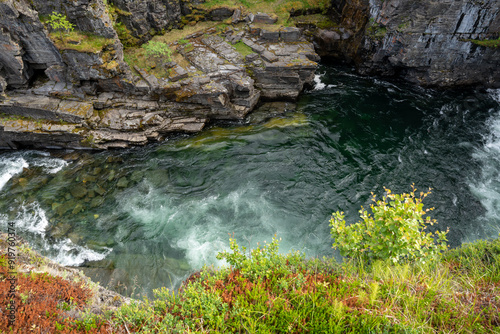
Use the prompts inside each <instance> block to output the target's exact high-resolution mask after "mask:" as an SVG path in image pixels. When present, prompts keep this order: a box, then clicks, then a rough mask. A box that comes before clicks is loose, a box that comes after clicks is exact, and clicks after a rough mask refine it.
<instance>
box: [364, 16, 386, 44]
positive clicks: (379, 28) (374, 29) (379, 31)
mask: <svg viewBox="0 0 500 334" xmlns="http://www.w3.org/2000/svg"><path fill="white" fill-rule="evenodd" d="M366 33H367V35H368V36H370V37H371V38H373V39H376V40H382V39H383V38H384V37H385V35H386V34H387V28H386V27H385V26H383V25H381V24H379V23H377V22H375V20H374V19H370V21H369V23H368V25H367V29H366Z"/></svg>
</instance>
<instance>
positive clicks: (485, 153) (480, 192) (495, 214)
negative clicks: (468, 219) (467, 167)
mask: <svg viewBox="0 0 500 334" xmlns="http://www.w3.org/2000/svg"><path fill="white" fill-rule="evenodd" d="M496 93H497V98H498V100H497V101H498V102H499V103H500V90H497V92H496ZM492 97H493V96H492ZM487 125H488V127H489V130H490V131H489V134H488V135H487V136H486V138H485V144H484V145H483V147H481V148H480V149H478V150H476V152H474V154H473V157H474V158H475V159H476V160H478V161H480V162H481V165H482V166H481V175H480V177H479V179H478V180H474V181H473V182H471V183H470V189H471V191H472V193H473V194H474V195H475V196H476V197H477V198H478V199H479V200H480V202H481V204H482V206H483V207H484V208H485V210H486V213H485V215H484V217H482V218H483V219H485V221H486V222H498V221H500V114H497V115H495V116H492V117H491V118H490V120H489V121H488V124H487Z"/></svg>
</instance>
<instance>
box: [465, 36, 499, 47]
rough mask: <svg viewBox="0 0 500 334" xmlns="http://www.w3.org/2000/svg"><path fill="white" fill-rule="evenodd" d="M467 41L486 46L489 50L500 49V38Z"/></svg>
mask: <svg viewBox="0 0 500 334" xmlns="http://www.w3.org/2000/svg"><path fill="white" fill-rule="evenodd" d="M467 41H469V42H472V43H473V44H476V45H479V46H485V47H487V48H498V47H500V37H499V38H498V39H486V40H479V39H469V40H467Z"/></svg>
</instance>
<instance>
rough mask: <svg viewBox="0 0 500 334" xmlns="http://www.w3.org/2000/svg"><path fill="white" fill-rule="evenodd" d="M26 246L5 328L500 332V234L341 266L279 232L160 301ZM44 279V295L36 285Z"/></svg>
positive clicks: (21, 248) (161, 294)
mask: <svg viewBox="0 0 500 334" xmlns="http://www.w3.org/2000/svg"><path fill="white" fill-rule="evenodd" d="M6 238H7V236H6V235H3V236H2V238H1V241H0V246H1V248H2V257H1V259H2V268H3V269H2V277H3V279H2V281H1V282H0V287H1V289H2V290H1V293H2V295H4V296H5V295H7V293H8V289H9V286H10V282H9V281H7V280H6V278H7V277H6V269H5V268H6V266H7V265H8V261H7V255H6V254H7V247H8V243H7V242H6ZM16 249H17V251H18V254H17V257H16V268H17V272H18V275H19V276H23V277H24V278H25V279H24V281H22V282H23V283H22V284H21V280H19V285H18V286H19V288H18V289H17V290H16V293H15V295H16V297H15V302H16V305H17V306H18V308H17V312H18V313H17V320H16V321H18V322H16V324H15V327H8V326H7V322H6V320H5V318H4V319H3V320H2V321H3V322H1V323H0V329H1V330H2V332H4V333H9V332H16V328H19V329H20V328H24V329H26V328H28V327H23V326H25V325H26V323H21V321H24V320H26V319H28V321H30V322H29V326H30V327H29V328H32V329H33V330H36V331H39V332H43V331H44V330H45V331H46V330H49V329H54V330H55V331H57V332H58V333H69V332H71V333H80V332H81V333H107V332H113V333H146V332H147V333H194V332H211V333H237V332H247V333H264V332H265V333H284V332H286V333H299V332H310V333H369V332H370V333H373V332H384V333H435V332H440V333H444V332H449V333H458V332H464V333H493V332H498V331H499V330H500V316H499V314H500V313H499V312H498V311H499V309H500V239H496V240H491V241H482V240H481V241H476V242H473V243H467V244H463V245H462V247H460V248H457V249H452V250H448V251H446V252H445V253H443V254H442V256H441V257H440V258H439V260H437V261H436V262H434V263H426V264H422V263H420V264H404V265H390V264H388V263H384V262H376V263H373V264H372V265H370V266H366V265H360V264H357V263H356V262H353V261H346V262H344V263H341V264H340V263H338V262H336V261H335V260H334V259H333V258H323V259H312V260H311V259H309V260H306V259H305V258H304V256H303V254H300V253H298V252H295V253H289V254H286V255H281V254H279V253H278V241H277V240H276V239H273V241H272V242H271V243H270V244H265V245H264V246H263V247H261V248H260V249H256V250H252V251H251V255H246V250H245V249H244V248H241V251H240V249H239V248H238V245H237V244H236V242H235V241H234V240H232V249H233V253H230V254H228V253H226V255H225V256H224V257H225V258H226V259H227V260H228V261H230V262H231V263H236V264H237V265H234V266H232V267H230V268H219V269H214V268H208V267H205V268H203V269H202V270H201V271H199V272H197V273H195V274H193V275H192V276H191V277H190V278H189V279H188V280H186V281H185V282H184V284H183V286H182V287H181V289H180V291H179V292H177V293H174V292H171V291H169V290H167V289H164V288H163V289H159V290H156V291H155V295H156V297H155V298H154V299H153V300H147V299H144V300H142V301H137V300H131V301H126V300H125V298H123V297H120V296H118V295H116V294H113V293H112V292H109V291H107V290H105V289H103V288H102V287H99V286H98V285H97V284H94V283H92V282H90V280H88V279H87V278H86V277H84V276H83V275H82V274H81V273H79V272H78V271H76V270H74V269H67V268H63V267H60V266H58V265H57V264H54V263H53V262H51V261H49V260H47V259H46V258H44V257H42V256H40V255H38V254H37V253H36V252H34V251H33V250H31V249H30V248H29V247H28V246H27V245H26V243H24V242H19V243H18V244H17V246H16ZM58 276H62V277H65V280H66V281H67V282H69V283H68V284H70V285H71V284H72V283H71V282H77V283H78V284H76V285H74V286H73V288H74V289H75V290H71V291H73V295H67V296H66V297H64V296H65V295H64V294H63V293H62V292H61V291H63V289H61V288H60V287H61V281H58V280H59V279H60V278H56V277H58ZM42 282H43V283H44V284H45V289H46V290H45V291H44V292H43V296H44V298H40V297H41V295H42V293H40V294H37V293H36V290H35V289H36V287H37V286H38V285H40V284H42ZM54 284H57V285H54ZM30 289H31V290H30ZM68 289H69V288H68ZM68 289H66V290H64V291H70V290H68ZM78 289H80V290H78ZM77 291H79V294H77V293H76V292H77ZM103 294H106V295H107V296H109V297H108V298H103ZM48 298H52V299H54V300H55V301H56V302H55V304H54V305H56V308H55V311H53V313H51V312H47V311H48V310H47V308H46V306H45V304H40V302H41V303H46V300H47V299H48ZM42 299H43V300H42ZM3 300H4V303H6V301H7V299H6V298H3ZM103 300H104V302H102V301H103ZM125 301H126V302H125ZM119 304H120V305H119ZM28 316H31V317H32V318H29V317H28ZM44 326H48V327H44Z"/></svg>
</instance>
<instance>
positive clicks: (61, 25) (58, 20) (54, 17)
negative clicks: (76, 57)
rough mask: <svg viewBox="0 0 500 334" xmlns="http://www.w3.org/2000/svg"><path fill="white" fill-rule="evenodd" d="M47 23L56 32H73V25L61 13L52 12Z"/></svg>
mask: <svg viewBox="0 0 500 334" xmlns="http://www.w3.org/2000/svg"><path fill="white" fill-rule="evenodd" d="M47 23H48V24H49V25H50V26H51V28H52V29H54V30H60V31H61V30H64V31H66V32H70V31H73V24H72V23H71V22H69V21H68V19H67V18H66V16H65V15H62V14H60V13H56V12H52V14H50V15H49V19H48V20H47Z"/></svg>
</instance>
